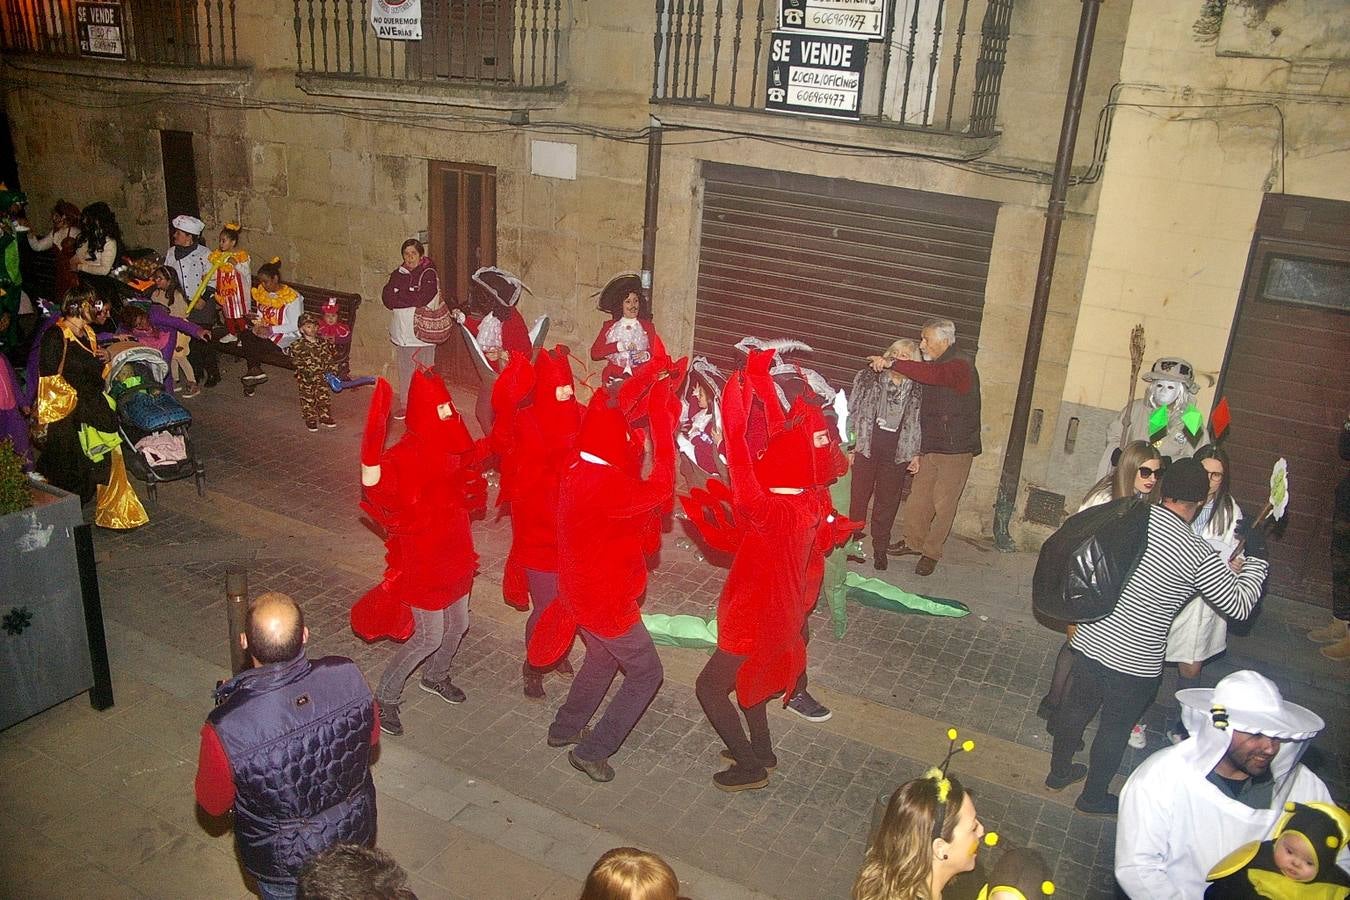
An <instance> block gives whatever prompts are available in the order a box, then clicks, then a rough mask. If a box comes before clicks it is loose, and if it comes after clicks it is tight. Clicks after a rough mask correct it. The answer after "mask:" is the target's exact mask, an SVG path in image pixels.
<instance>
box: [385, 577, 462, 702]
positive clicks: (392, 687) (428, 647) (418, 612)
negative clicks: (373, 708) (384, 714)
mask: <svg viewBox="0 0 1350 900" xmlns="http://www.w3.org/2000/svg"><path fill="white" fill-rule="evenodd" d="M412 616H413V636H412V637H410V638H408V640H406V641H404V643H403V646H401V647H399V648H398V652H397V653H395V654H394V658H393V659H391V660H389V665H387V666H385V668H384V674H383V675H381V676H380V684H379V686H378V687H377V688H375V699H376V700H378V701H380V705H382V706H387V705H390V704H393V705H395V706H396V705H398V702H399V698H401V697H402V696H403V685H404V684H405V683H407V681H408V676H409V675H411V674H412V673H413V671H414V670H415V669H416V668H417V667H418V666H420V665H421V664H422V661H423V660H426V664H427V666H426V668H425V669H423V670H422V677H423V678H424V679H426V680H427V681H430V682H439V681H442V680H444V679H445V678H446V677H447V676H449V674H450V663H451V661H452V660H454V658H455V652H456V651H457V650H459V642H460V641H462V640H463V639H464V633H465V632H466V631H468V630H469V598H468V597H464V598H463V599H461V600H456V601H455V602H454V603H451V604H450V605H449V606H447V607H446V608H445V609H435V610H432V609H418V608H417V607H415V606H414V607H413V608H412Z"/></svg>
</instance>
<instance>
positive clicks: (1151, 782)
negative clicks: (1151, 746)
mask: <svg viewBox="0 0 1350 900" xmlns="http://www.w3.org/2000/svg"><path fill="white" fill-rule="evenodd" d="M1177 699H1178V700H1180V701H1181V714H1182V721H1183V723H1184V724H1185V726H1186V729H1187V730H1188V731H1189V732H1190V733H1191V736H1190V737H1189V738H1187V739H1186V740H1184V741H1182V742H1181V743H1179V744H1176V745H1175V746H1172V747H1166V748H1164V749H1162V750H1159V751H1158V752H1156V753H1154V754H1153V755H1152V756H1150V757H1149V758H1148V759H1146V760H1144V762H1143V763H1142V764H1141V765H1140V766H1139V768H1137V769H1135V770H1134V772H1133V774H1131V775H1130V777H1129V780H1128V781H1126V782H1125V787H1124V789H1123V790H1122V791H1121V793H1120V820H1119V824H1118V826H1117V828H1116V880H1117V881H1118V882H1119V883H1120V886H1121V888H1122V889H1123V890H1124V891H1125V893H1126V894H1128V895H1129V896H1130V897H1131V898H1133V900H1176V898H1185V900H1190V898H1199V897H1201V896H1203V894H1204V893H1205V887H1206V883H1205V876H1206V875H1207V874H1208V873H1209V871H1210V869H1212V868H1213V867H1214V865H1215V864H1216V863H1218V862H1219V861H1220V860H1222V859H1223V858H1224V857H1225V856H1226V855H1228V854H1229V853H1230V852H1232V851H1233V850H1236V849H1237V848H1238V847H1240V846H1242V845H1243V844H1245V843H1247V842H1249V841H1261V840H1265V839H1266V838H1268V837H1270V836H1271V834H1272V832H1273V831H1274V828H1275V825H1276V823H1277V821H1278V820H1279V818H1280V816H1281V815H1283V811H1284V803H1285V801H1286V800H1293V801H1295V802H1300V803H1306V802H1309V801H1321V802H1324V803H1330V802H1332V801H1331V794H1330V793H1329V792H1328V791H1327V786H1326V785H1325V784H1323V783H1322V780H1321V779H1320V778H1318V777H1317V776H1316V775H1314V774H1313V773H1312V772H1310V771H1308V770H1307V769H1306V768H1304V767H1303V765H1302V764H1301V763H1300V762H1299V759H1300V757H1301V756H1302V755H1303V751H1304V749H1305V748H1306V747H1307V744H1308V742H1309V741H1311V740H1312V739H1313V738H1314V737H1315V736H1316V735H1317V733H1318V732H1319V731H1321V730H1322V727H1323V726H1324V724H1325V723H1324V722H1323V721H1322V719H1321V718H1319V717H1318V716H1317V715H1316V714H1315V713H1312V712H1310V711H1309V710H1307V709H1304V708H1303V707H1301V706H1299V705H1297V704H1294V703H1289V702H1286V701H1285V700H1284V699H1283V698H1282V697H1281V696H1280V690H1279V688H1278V687H1276V686H1275V684H1274V682H1272V681H1270V680H1269V679H1268V678H1265V677H1264V676H1262V675H1259V674H1258V673H1256V672H1251V671H1241V672H1234V673H1233V674H1232V675H1229V676H1228V677H1227V678H1224V679H1223V680H1222V681H1220V682H1219V685H1218V687H1216V688H1212V689H1210V688H1193V689H1188V690H1184V691H1178V692H1177ZM1215 711H1217V712H1218V715H1217V716H1216V715H1215ZM1225 712H1226V714H1227V716H1228V725H1227V727H1226V728H1221V727H1219V726H1216V725H1215V719H1216V718H1218V719H1220V720H1222V716H1223V714H1224V713H1225ZM1234 731H1244V732H1249V733H1255V734H1262V735H1265V736H1267V737H1276V738H1280V739H1282V740H1284V741H1285V743H1283V744H1282V745H1281V747H1280V749H1279V752H1278V753H1277V754H1276V755H1275V758H1274V759H1273V760H1272V761H1271V763H1270V773H1271V776H1272V778H1273V780H1274V785H1273V787H1274V790H1273V793H1272V797H1271V802H1270V808H1269V809H1260V810H1257V809H1252V808H1251V807H1250V806H1247V805H1246V804H1244V803H1242V802H1241V801H1239V800H1234V799H1232V798H1231V797H1229V796H1228V795H1227V794H1225V793H1224V792H1223V791H1222V790H1220V789H1219V788H1218V787H1217V786H1216V785H1214V784H1213V783H1211V782H1210V781H1208V780H1207V778H1206V776H1208V775H1209V773H1210V772H1211V771H1212V770H1213V769H1214V767H1215V766H1216V765H1217V764H1218V763H1219V761H1220V760H1221V759H1223V756H1224V754H1225V753H1226V752H1227V751H1228V746H1229V743H1230V741H1231V738H1232V734H1233V732H1234ZM1338 862H1339V864H1340V866H1341V868H1347V854H1346V851H1345V850H1342V851H1341V854H1340V856H1339V859H1338Z"/></svg>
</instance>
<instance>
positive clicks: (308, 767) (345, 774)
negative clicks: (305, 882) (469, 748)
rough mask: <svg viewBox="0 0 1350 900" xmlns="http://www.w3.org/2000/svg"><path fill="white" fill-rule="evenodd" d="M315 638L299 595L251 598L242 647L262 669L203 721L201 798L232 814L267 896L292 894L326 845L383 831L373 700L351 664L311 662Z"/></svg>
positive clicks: (213, 810) (368, 838) (220, 696)
mask: <svg viewBox="0 0 1350 900" xmlns="http://www.w3.org/2000/svg"><path fill="white" fill-rule="evenodd" d="M307 640H309V630H308V629H307V628H305V617H304V614H303V613H302V612H301V611H300V607H299V606H298V605H296V603H295V601H294V600H292V599H291V598H290V597H287V596H286V595H285V594H277V593H269V594H263V595H262V596H260V597H258V598H257V599H256V600H254V601H253V603H252V605H251V606H250V607H249V612H248V623H247V626H246V628H245V633H244V634H243V635H242V636H241V638H240V643H241V644H242V645H243V647H244V649H245V650H247V651H248V652H249V655H250V656H252V658H253V663H254V666H255V668H252V669H249V670H247V671H245V672H243V673H241V674H240V675H237V676H235V677H234V678H232V679H231V680H229V681H227V682H225V683H224V684H222V685H221V686H220V687H219V688H217V689H216V703H217V706H216V708H215V709H214V710H212V711H211V714H210V715H209V716H207V717H206V724H205V725H203V726H202V742H201V751H200V754H199V756H198V761H197V783H196V793H197V802H198V803H199V804H200V805H201V807H202V809H204V810H206V812H208V813H210V814H211V815H214V816H220V815H224V814H225V813H226V812H227V811H229V810H230V809H233V810H234V837H235V843H236V844H237V845H238V847H239V857H240V859H241V860H242V861H243V864H244V868H245V869H247V870H248V872H249V873H250V874H251V875H253V877H254V878H256V879H257V881H258V890H259V893H260V894H261V895H262V898H263V900H293V898H294V897H295V896H296V880H297V878H298V877H299V874H300V870H301V868H303V867H304V865H305V863H306V862H308V861H309V859H310V858H311V857H313V856H315V855H317V854H318V853H319V852H321V851H322V850H324V849H326V848H328V847H330V846H332V845H333V844H339V843H354V844H370V843H371V842H372V841H373V840H374V838H375V785H374V783H373V782H372V781H371V779H370V751H371V748H372V747H373V746H374V745H375V743H376V742H377V741H378V740H379V736H380V725H379V711H378V709H377V708H376V706H375V698H374V697H373V695H372V694H371V692H370V687H369V686H368V685H367V684H366V680H365V678H364V677H362V675H361V670H360V669H358V668H357V667H356V664H355V663H353V662H352V661H351V660H350V659H346V658H344V657H341V656H326V657H324V658H323V659H317V660H314V661H310V659H309V658H308V657H306V656H305V647H304V645H305V642H306V641H307Z"/></svg>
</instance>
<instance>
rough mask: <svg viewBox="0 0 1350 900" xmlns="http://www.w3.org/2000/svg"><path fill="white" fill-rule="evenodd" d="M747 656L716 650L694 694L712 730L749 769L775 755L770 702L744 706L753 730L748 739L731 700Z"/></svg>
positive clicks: (747, 719) (738, 761) (739, 761)
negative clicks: (770, 729)
mask: <svg viewBox="0 0 1350 900" xmlns="http://www.w3.org/2000/svg"><path fill="white" fill-rule="evenodd" d="M744 662H745V657H744V656H736V655H734V654H731V653H727V652H726V651H724V650H717V651H714V653H713V655H712V658H711V659H709V660H708V664H707V665H705V666H704V667H703V671H702V672H699V673H698V680H697V681H696V682H695V683H694V695H695V696H696V697H698V702H699V705H700V706H702V707H703V714H704V715H706V716H707V717H708V721H709V722H710V723H712V727H713V730H714V731H716V732H717V736H718V737H720V738H721V739H722V743H724V744H726V745H727V749H728V750H730V751H731V755H732V756H734V757H736V762H737V763H739V764H740V765H741V766H744V767H746V768H752V769H757V768H759V767H760V766H761V763H760V760H762V759H768V758H770V757H772V755H773V741H772V740H771V739H770V737H769V712H768V707H769V701H768V700H764V701H763V702H761V703H757V704H755V705H754V706H752V707H750V708H749V709H744V710H742V712H743V713H744V714H745V724H746V725H747V726H748V727H749V729H750V737H749V739H747V738H746V735H745V731H743V730H742V729H741V717H740V716H739V715H737V713H736V706H735V705H734V704H733V703H732V702H731V696H730V695H731V692H732V691H734V690H736V673H737V672H739V671H740V668H741V664H742V663H744Z"/></svg>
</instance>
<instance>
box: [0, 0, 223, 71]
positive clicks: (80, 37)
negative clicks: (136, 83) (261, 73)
mask: <svg viewBox="0 0 1350 900" xmlns="http://www.w3.org/2000/svg"><path fill="white" fill-rule="evenodd" d="M235 2H236V0H120V2H116V0H114V2H111V3H102V4H99V5H98V6H99V8H100V9H99V12H98V14H97V16H96V20H89V18H88V17H89V15H90V13H89V12H88V10H89V9H90V7H89V6H88V5H85V4H77V3H74V2H72V0H0V49H3V50H4V51H5V52H7V53H32V54H36V55H41V56H55V57H68V58H78V57H88V58H102V59H125V60H126V61H128V62H135V63H156V64H160V65H171V66H237V65H238V64H239V44H238V36H237V35H236V33H235V26H234V14H235ZM82 10H83V11H84V13H83V14H84V16H85V20H84V21H78V20H77V16H78V15H80V14H81V11H82ZM91 29H92V30H91Z"/></svg>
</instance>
